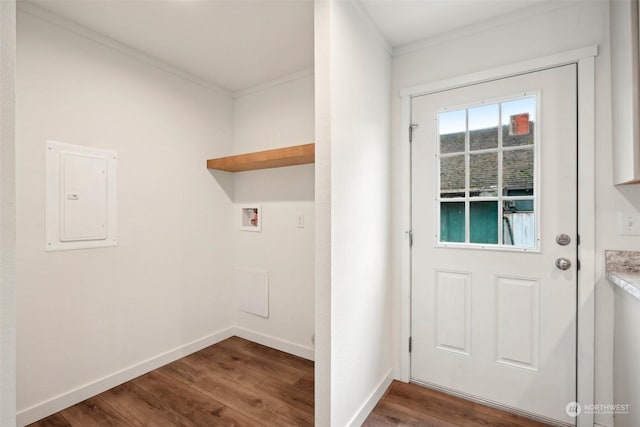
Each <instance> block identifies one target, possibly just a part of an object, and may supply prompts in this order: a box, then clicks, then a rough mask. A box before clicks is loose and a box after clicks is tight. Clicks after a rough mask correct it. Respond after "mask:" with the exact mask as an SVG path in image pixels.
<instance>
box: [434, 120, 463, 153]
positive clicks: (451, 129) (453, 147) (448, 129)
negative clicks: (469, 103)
mask: <svg viewBox="0 0 640 427" xmlns="http://www.w3.org/2000/svg"><path fill="white" fill-rule="evenodd" d="M466 132H467V115H466V110H457V111H448V112H446V113H440V114H438V133H439V135H440V153H442V154H447V153H462V152H464V139H465V135H466Z"/></svg>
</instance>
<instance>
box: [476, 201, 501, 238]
mask: <svg viewBox="0 0 640 427" xmlns="http://www.w3.org/2000/svg"><path fill="white" fill-rule="evenodd" d="M469 232H470V235H469V241H470V242H471V243H494V244H495V243H498V202H471V203H470V204H469Z"/></svg>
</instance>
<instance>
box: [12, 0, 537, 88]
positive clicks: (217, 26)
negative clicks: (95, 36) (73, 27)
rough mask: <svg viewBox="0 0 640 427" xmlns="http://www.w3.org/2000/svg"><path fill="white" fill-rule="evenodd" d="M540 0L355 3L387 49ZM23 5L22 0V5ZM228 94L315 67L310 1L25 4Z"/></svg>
mask: <svg viewBox="0 0 640 427" xmlns="http://www.w3.org/2000/svg"><path fill="white" fill-rule="evenodd" d="M541 1H544V0H360V4H361V5H362V6H363V8H364V9H365V11H366V12H367V14H368V15H369V16H370V17H371V19H372V21H373V22H374V23H375V24H376V25H377V26H378V28H379V29H380V31H381V33H382V35H383V36H384V37H385V38H386V39H387V41H388V42H389V43H390V45H391V46H392V47H398V46H402V45H405V44H408V43H412V42H415V41H418V40H422V39H425V38H429V37H434V36H437V35H440V34H442V33H446V32H449V31H452V30H455V29H457V28H460V27H464V26H467V25H470V24H473V23H477V22H481V21H485V20H488V19H491V18H494V17H497V16H500V15H504V14H507V13H512V12H514V11H516V10H518V9H521V8H525V7H528V6H531V5H532V4H534V3H538V2H541ZM25 2H27V0H21V1H20V3H23V4H24V3H25ZM28 5H36V6H37V7H38V8H40V9H44V10H45V11H46V12H48V13H51V14H54V15H57V16H60V17H62V18H64V19H66V20H68V21H72V22H73V23H75V24H78V25H81V26H84V27H87V28H89V29H91V30H93V31H94V32H97V33H99V34H102V35H103V36H107V37H109V38H111V39H114V40H116V41H117V42H120V43H121V44H124V45H126V46H128V47H130V48H133V49H136V50H138V51H142V52H144V53H145V54H147V55H149V56H151V57H154V58H156V59H159V60H160V61H162V62H164V63H166V64H168V65H170V66H172V67H173V68H176V69H179V70H181V71H184V72H186V73H188V74H190V75H192V76H195V77H196V78H198V79H200V80H202V81H205V82H207V83H209V84H211V85H213V86H217V87H220V88H223V89H225V90H227V91H229V92H238V91H242V90H246V89H249V88H252V87H255V86H257V85H261V84H264V83H267V82H270V81H274V80H277V79H279V78H282V77H285V76H288V75H291V74H295V73H300V72H302V71H304V70H309V69H311V68H312V67H313V1H312V0H55V1H53V0H28Z"/></svg>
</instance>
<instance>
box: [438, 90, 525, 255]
mask: <svg viewBox="0 0 640 427" xmlns="http://www.w3.org/2000/svg"><path fill="white" fill-rule="evenodd" d="M536 110H537V97H536V96H535V95H524V96H521V97H518V98H515V99H514V98H510V99H508V100H504V101H499V102H493V103H480V104H476V105H470V106H467V107H465V108H455V109H445V110H444V111H442V112H440V113H439V114H438V117H437V120H438V141H439V144H438V155H437V156H438V180H437V182H438V184H437V185H438V188H439V191H438V192H437V194H438V197H437V204H438V208H437V209H436V211H437V213H438V215H437V216H438V224H439V227H438V230H439V234H438V236H437V237H438V243H439V244H441V245H445V246H446V245H450V244H456V245H460V244H462V245H468V246H474V247H505V248H520V249H535V248H537V245H538V236H537V228H538V227H537V223H536V207H537V204H538V203H537V199H538V194H537V189H536V188H535V184H536V175H537V158H536V157H537V156H536V146H537V144H536V141H537V135H536Z"/></svg>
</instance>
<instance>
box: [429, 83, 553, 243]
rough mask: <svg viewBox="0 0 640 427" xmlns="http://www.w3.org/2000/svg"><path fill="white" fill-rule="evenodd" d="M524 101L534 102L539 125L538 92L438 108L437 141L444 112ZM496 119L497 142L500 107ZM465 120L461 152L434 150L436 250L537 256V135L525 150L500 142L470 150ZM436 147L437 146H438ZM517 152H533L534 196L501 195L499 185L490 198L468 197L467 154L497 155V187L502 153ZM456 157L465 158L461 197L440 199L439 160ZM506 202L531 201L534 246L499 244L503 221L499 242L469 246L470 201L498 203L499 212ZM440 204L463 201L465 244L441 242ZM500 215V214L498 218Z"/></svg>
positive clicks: (538, 219)
mask: <svg viewBox="0 0 640 427" xmlns="http://www.w3.org/2000/svg"><path fill="white" fill-rule="evenodd" d="M523 98H534V99H535V101H536V122H537V123H540V121H541V114H540V99H541V93H540V91H539V90H529V91H526V92H523V93H519V94H514V95H511V96H506V97H501V98H495V99H482V100H478V101H475V102H472V103H467V104H461V105H454V106H446V107H443V108H441V109H439V110H438V112H437V116H436V122H437V123H438V126H436V133H437V136H436V138H439V137H440V135H439V120H438V118H439V116H440V114H441V113H444V112H449V111H458V110H463V109H464V110H468V109H470V108H475V107H482V106H486V105H493V104H502V103H505V102H510V101H515V100H518V99H523ZM498 112H499V117H500V121H499V123H498V125H499V129H498V132H499V135H500V139H502V129H501V127H502V125H503V123H502V122H501V120H502V111H501V109H500V107H499V110H498ZM466 115H467V116H466V121H467V128H466V130H465V132H466V136H465V148H464V151H462V152H457V153H444V154H443V153H441V152H440V149H441V147H440V146H438V150H437V155H436V165H435V168H434V170H435V173H436V179H435V182H436V189H435V194H436V200H435V203H436V206H435V209H436V215H435V216H436V224H435V227H436V228H435V230H436V234H435V246H436V247H439V248H455V249H482V250H492V251H507V252H532V253H539V252H540V215H538V212H541V210H540V200H541V197H540V188H542V186H541V185H540V181H539V180H540V162H539V159H540V137H539V135H540V132H538V131H535V134H534V142H533V146H532V147H527V146H514V147H504V146H503V145H502V144H501V143H500V144H498V146H497V147H496V148H495V149H494V148H491V149H486V150H474V151H472V150H471V149H470V147H469V144H470V140H469V132H468V131H469V129H468V127H469V123H468V121H469V117H468V112H466ZM537 127H538V129H540V128H541V126H540V125H537ZM438 145H439V144H438ZM517 150H531V151H533V158H534V164H533V187H534V189H535V191H534V194H533V196H508V197H505V196H502V195H501V192H500V188H501V186H500V185H498V188H497V192H498V195H497V196H495V197H494V196H490V197H486V198H483V197H471V196H470V195H469V191H468V190H469V186H470V183H469V180H470V178H471V176H470V173H471V169H470V155H471V154H483V153H493V152H496V153H498V184H500V183H502V160H503V158H502V153H504V152H508V151H517ZM459 155H464V156H465V195H464V197H452V198H442V197H441V192H440V190H441V188H440V164H441V162H440V160H441V159H442V158H447V157H454V156H459ZM505 199H507V200H532V201H533V206H534V213H535V237H534V239H535V244H534V245H533V246H515V245H505V244H504V243H502V239H503V234H504V231H503V224H502V221H500V220H499V219H498V221H499V222H498V243H472V242H470V241H469V239H470V237H471V228H470V219H471V212H470V203H471V202H472V201H473V202H483V201H491V202H493V201H496V202H497V203H498V211H500V209H502V202H504V201H505ZM442 202H445V203H446V202H449V203H451V202H462V203H464V204H465V241H464V242H443V241H441V240H440V238H441V235H440V231H441V229H440V219H441V210H440V206H441V203H442ZM499 216H500V215H499Z"/></svg>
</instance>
